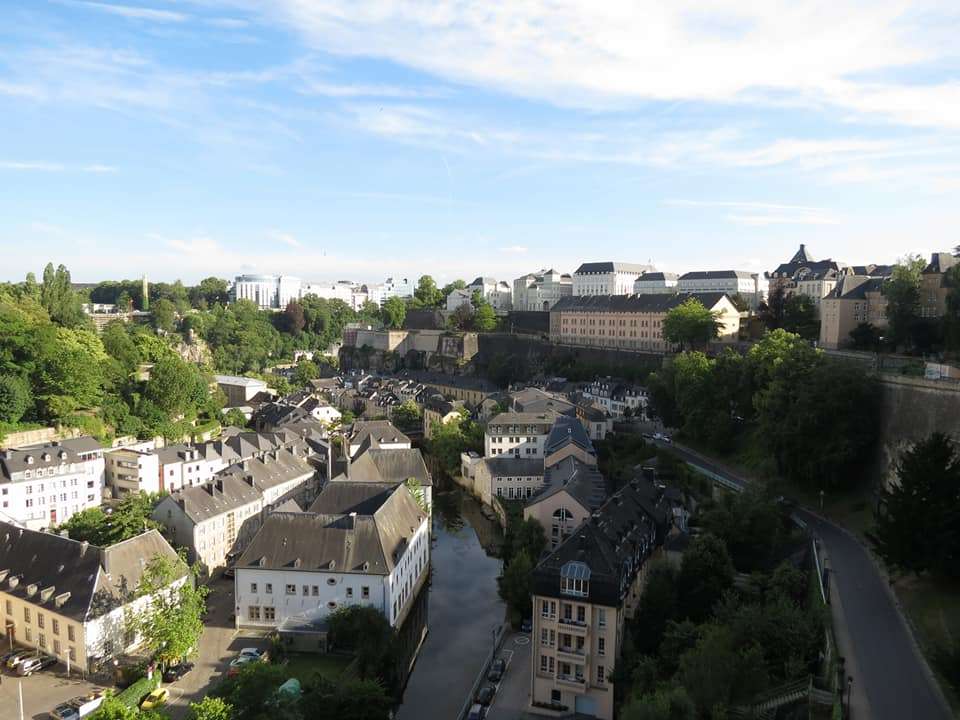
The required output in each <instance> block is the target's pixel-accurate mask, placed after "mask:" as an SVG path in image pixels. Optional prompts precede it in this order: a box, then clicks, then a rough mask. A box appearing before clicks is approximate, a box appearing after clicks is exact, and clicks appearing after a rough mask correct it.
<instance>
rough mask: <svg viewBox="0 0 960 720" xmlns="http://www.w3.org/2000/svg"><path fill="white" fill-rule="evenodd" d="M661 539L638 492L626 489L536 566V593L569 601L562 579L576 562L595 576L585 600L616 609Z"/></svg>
mask: <svg viewBox="0 0 960 720" xmlns="http://www.w3.org/2000/svg"><path fill="white" fill-rule="evenodd" d="M657 534H658V528H657V524H656V522H655V521H654V519H653V518H651V517H650V516H649V515H648V514H647V512H646V511H645V510H644V509H643V505H642V503H641V500H640V496H639V492H638V490H637V488H636V487H635V486H634V484H633V483H631V484H629V485H626V486H625V487H624V488H622V489H621V490H620V491H618V492H617V493H616V494H615V495H613V496H612V497H611V498H610V499H609V500H608V501H607V502H606V503H604V504H603V506H602V507H600V508H599V509H598V510H597V511H596V512H595V513H593V515H592V516H591V517H590V519H588V520H587V521H586V522H584V523H583V524H582V525H580V527H578V528H577V529H576V530H575V531H574V532H573V533H572V534H571V535H570V537H568V538H567V539H566V540H565V541H564V542H562V543H561V544H560V545H559V546H558V547H557V548H556V549H555V550H553V552H551V553H550V554H549V555H547V556H546V557H545V558H544V559H543V560H541V561H540V562H539V563H538V564H537V567H536V568H535V569H534V572H533V582H532V585H533V593H534V594H536V595H544V596H548V597H564V596H563V595H562V594H561V593H560V577H561V574H563V573H564V572H565V570H566V571H569V569H570V568H571V563H583V564H584V565H586V567H587V569H588V570H589V574H590V583H589V590H588V596H587V598H586V600H587V601H588V602H592V603H598V604H601V605H605V606H607V607H617V606H619V605H620V604H621V603H622V601H623V594H624V593H625V592H626V589H627V588H629V587H630V585H631V584H632V581H633V579H634V578H635V577H636V575H637V573H638V572H639V571H640V569H641V568H642V567H643V563H644V562H645V561H646V559H647V558H648V557H649V556H650V554H651V553H652V552H653V550H654V548H655V547H656V544H657ZM581 601H582V600H581Z"/></svg>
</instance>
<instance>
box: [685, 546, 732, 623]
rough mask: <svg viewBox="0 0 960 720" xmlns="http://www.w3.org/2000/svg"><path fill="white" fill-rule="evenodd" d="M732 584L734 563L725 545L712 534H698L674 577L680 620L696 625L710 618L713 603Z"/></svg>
mask: <svg viewBox="0 0 960 720" xmlns="http://www.w3.org/2000/svg"><path fill="white" fill-rule="evenodd" d="M732 585H733V563H732V562H731V561H730V555H729V554H728V553H727V547H726V545H724V544H723V541H722V540H721V539H720V538H718V537H716V536H715V535H697V536H696V537H695V538H694V539H693V541H692V542H691V543H690V546H689V547H688V548H687V551H686V552H685V553H684V555H683V563H682V564H681V565H680V573H679V575H678V576H677V596H678V600H679V603H680V615H681V617H684V618H689V619H691V620H693V621H695V622H701V621H703V620H705V619H706V618H708V617H710V614H711V612H712V610H713V606H714V604H716V602H717V601H718V600H719V599H720V597H721V595H723V593H724V591H726V590H727V589H729V588H730V587H731V586H732Z"/></svg>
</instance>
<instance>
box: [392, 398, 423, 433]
mask: <svg viewBox="0 0 960 720" xmlns="http://www.w3.org/2000/svg"><path fill="white" fill-rule="evenodd" d="M391 419H392V420H393V422H394V423H395V424H396V425H397V427H399V428H400V429H401V430H414V429H419V428H420V426H421V424H422V421H423V412H421V410H420V406H419V405H417V404H416V403H415V402H414V401H413V400H405V401H404V402H403V403H402V404H401V405H399V406H398V407H396V408H394V411H393V415H392V416H391Z"/></svg>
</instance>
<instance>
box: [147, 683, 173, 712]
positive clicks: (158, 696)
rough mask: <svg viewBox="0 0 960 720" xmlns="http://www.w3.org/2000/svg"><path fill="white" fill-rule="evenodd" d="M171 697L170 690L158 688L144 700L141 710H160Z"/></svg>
mask: <svg viewBox="0 0 960 720" xmlns="http://www.w3.org/2000/svg"><path fill="white" fill-rule="evenodd" d="M169 697H170V691H169V690H167V689H166V688H157V689H156V690H154V691H153V692H151V693H150V694H149V695H147V696H146V697H145V698H144V699H143V702H142V703H140V709H141V710H153V709H154V708H158V707H160V706H161V705H163V704H164V703H165V702H167V699H168V698H169Z"/></svg>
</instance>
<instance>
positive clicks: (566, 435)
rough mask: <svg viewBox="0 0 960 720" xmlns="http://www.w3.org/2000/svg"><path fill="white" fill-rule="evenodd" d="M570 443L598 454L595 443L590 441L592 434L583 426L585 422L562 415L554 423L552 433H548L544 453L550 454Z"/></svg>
mask: <svg viewBox="0 0 960 720" xmlns="http://www.w3.org/2000/svg"><path fill="white" fill-rule="evenodd" d="M570 443H573V444H574V445H576V446H577V447H580V448H583V449H584V450H586V451H587V452H589V453H591V454H596V451H595V450H594V448H593V443H592V442H590V436H589V435H587V431H586V429H585V428H584V427H583V423H581V422H580V421H579V420H577V419H576V418H572V417H569V416H567V415H561V416H560V417H558V418H557V421H556V422H555V423H554V424H553V428H552V429H551V430H550V434H549V435H547V442H546V444H545V445H544V454H545V455H550V454H551V453H554V452H556V451H557V450H560V449H561V448H563V447H565V446H567V445H569V444H570Z"/></svg>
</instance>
